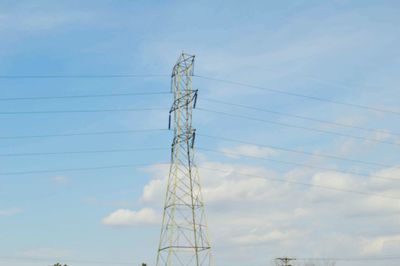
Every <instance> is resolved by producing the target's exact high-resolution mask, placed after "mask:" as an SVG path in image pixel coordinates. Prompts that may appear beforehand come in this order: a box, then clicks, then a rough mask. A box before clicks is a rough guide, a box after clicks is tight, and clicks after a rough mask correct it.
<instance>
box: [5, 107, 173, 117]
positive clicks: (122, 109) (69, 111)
mask: <svg viewBox="0 0 400 266" xmlns="http://www.w3.org/2000/svg"><path fill="white" fill-rule="evenodd" d="M158 110H169V109H168V108H162V107H149V108H121V109H93V110H49V111H15V112H0V115H24V114H67V113H113V112H141V111H158Z"/></svg>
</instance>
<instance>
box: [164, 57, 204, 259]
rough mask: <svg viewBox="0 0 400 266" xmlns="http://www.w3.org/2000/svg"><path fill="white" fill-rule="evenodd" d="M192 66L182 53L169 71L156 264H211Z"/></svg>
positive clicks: (189, 58)
mask: <svg viewBox="0 0 400 266" xmlns="http://www.w3.org/2000/svg"><path fill="white" fill-rule="evenodd" d="M193 66H194V56H193V55H188V54H184V53H182V54H181V56H180V57H179V59H178V62H177V63H176V64H175V66H174V68H173V71H172V91H173V93H174V102H173V104H172V107H171V110H170V112H169V113H170V120H169V127H170V128H171V127H173V130H174V139H173V141H172V149H171V165H170V171H169V178H168V184H167V193H166V197H165V205H164V215H163V220H162V227H161V237H160V244H159V247H158V255H157V266H209V265H210V264H211V247H210V241H209V238H208V233H207V222H206V216H205V211H204V203H203V198H202V195H201V187H200V181H199V174H198V171H197V168H196V165H195V162H194V141H195V136H196V134H195V129H194V128H192V112H193V109H194V108H195V107H196V100H197V90H193V88H192V77H193ZM172 118H173V119H172ZM172 120H173V121H172Z"/></svg>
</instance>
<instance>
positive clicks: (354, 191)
mask: <svg viewBox="0 0 400 266" xmlns="http://www.w3.org/2000/svg"><path fill="white" fill-rule="evenodd" d="M198 168H200V169H205V170H211V171H217V172H223V173H225V174H229V173H232V172H231V171H229V172H227V171H224V170H221V169H218V168H212V167H205V166H199V167H198ZM235 173H237V174H239V175H241V176H247V177H255V178H264V179H268V180H271V181H276V182H283V183H291V184H295V185H301V186H307V187H316V188H322V189H327V190H334V191H340V192H346V193H353V194H360V195H367V196H374V197H380V198H388V199H395V200H399V199H400V198H399V197H394V196H389V195H383V194H377V193H371V192H366V191H359V190H349V189H341V188H334V187H330V186H322V185H316V184H311V183H303V182H297V181H292V180H287V179H280V178H272V177H264V176H260V175H253V174H247V173H243V172H238V171H235Z"/></svg>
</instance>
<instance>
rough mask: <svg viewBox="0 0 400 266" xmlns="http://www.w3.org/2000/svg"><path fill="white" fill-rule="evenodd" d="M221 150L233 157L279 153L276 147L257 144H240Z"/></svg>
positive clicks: (264, 155)
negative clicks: (271, 147)
mask: <svg viewBox="0 0 400 266" xmlns="http://www.w3.org/2000/svg"><path fill="white" fill-rule="evenodd" d="M221 151H222V152H224V153H225V155H226V156H228V157H232V158H240V156H250V157H269V156H275V155H277V154H278V152H277V151H276V150H274V149H270V148H266V147H260V146H257V145H239V146H236V147H234V148H223V149H221Z"/></svg>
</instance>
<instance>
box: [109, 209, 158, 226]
mask: <svg viewBox="0 0 400 266" xmlns="http://www.w3.org/2000/svg"><path fill="white" fill-rule="evenodd" d="M159 222H160V219H159V216H158V215H157V213H156V212H155V211H154V210H153V209H150V208H143V209H141V210H139V211H132V210H128V209H119V210H116V211H114V212H113V213H111V214H109V215H108V216H106V217H105V218H103V220H102V223H103V224H105V225H112V226H139V225H152V224H158V223H159Z"/></svg>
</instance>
